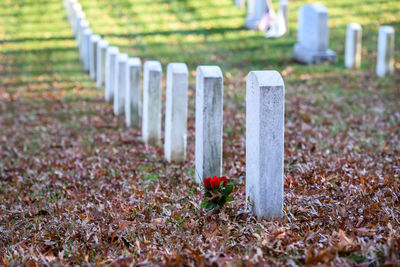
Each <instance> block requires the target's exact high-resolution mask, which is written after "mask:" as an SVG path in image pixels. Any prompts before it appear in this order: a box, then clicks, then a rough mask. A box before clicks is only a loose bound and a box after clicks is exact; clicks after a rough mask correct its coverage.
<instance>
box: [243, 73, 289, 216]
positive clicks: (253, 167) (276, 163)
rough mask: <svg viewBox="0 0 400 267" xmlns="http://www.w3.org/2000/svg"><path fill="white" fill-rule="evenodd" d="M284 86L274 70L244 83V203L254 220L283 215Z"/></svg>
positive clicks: (249, 76) (251, 77) (255, 74)
mask: <svg viewBox="0 0 400 267" xmlns="http://www.w3.org/2000/svg"><path fill="white" fill-rule="evenodd" d="M284 101H285V86H284V83H283V80H282V77H281V75H280V74H279V73H278V72H277V71H252V72H250V73H249V75H248V76H247V82H246V203H247V205H248V206H250V208H251V210H252V211H253V213H255V215H256V216H257V218H263V217H267V218H271V217H281V216H282V212H283V153H284V150H283V148H284V147H283V146H284V105H285V104H284Z"/></svg>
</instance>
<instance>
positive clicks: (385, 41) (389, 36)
mask: <svg viewBox="0 0 400 267" xmlns="http://www.w3.org/2000/svg"><path fill="white" fill-rule="evenodd" d="M393 58H394V29H393V27H391V26H388V25H385V26H381V27H380V28H379V33H378V57H377V64H376V75H378V76H379V77H384V76H385V75H386V74H393V73H394V59H393Z"/></svg>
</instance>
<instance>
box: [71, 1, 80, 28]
mask: <svg viewBox="0 0 400 267" xmlns="http://www.w3.org/2000/svg"><path fill="white" fill-rule="evenodd" d="M81 12H82V6H81V4H79V3H75V4H74V5H73V6H72V14H71V18H70V22H71V25H70V26H71V28H72V31H73V33H74V34H75V28H76V25H75V23H76V16H77V15H78V14H79V13H81Z"/></svg>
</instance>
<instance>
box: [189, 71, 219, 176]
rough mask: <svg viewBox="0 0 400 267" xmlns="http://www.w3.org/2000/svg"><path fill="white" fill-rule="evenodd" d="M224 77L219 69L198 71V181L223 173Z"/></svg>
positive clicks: (196, 161)
mask: <svg viewBox="0 0 400 267" xmlns="http://www.w3.org/2000/svg"><path fill="white" fill-rule="evenodd" d="M222 84H223V76H222V72H221V69H220V68H219V67H218V66H198V67H197V70H196V146H195V150H196V151H195V153H196V160H195V163H196V174H195V175H196V181H197V182H198V183H202V182H203V179H204V178H207V177H211V176H215V175H216V176H221V174H222V118H223V86H222Z"/></svg>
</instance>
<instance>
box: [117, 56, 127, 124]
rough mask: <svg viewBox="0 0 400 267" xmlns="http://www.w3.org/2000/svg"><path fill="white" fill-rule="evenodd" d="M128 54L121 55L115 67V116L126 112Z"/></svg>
mask: <svg viewBox="0 0 400 267" xmlns="http://www.w3.org/2000/svg"><path fill="white" fill-rule="evenodd" d="M127 68H128V54H124V53H120V54H118V58H117V66H116V67H115V77H116V80H115V87H114V115H116V116H117V115H120V114H122V113H123V112H124V104H125V91H126V85H127V80H128V70H127Z"/></svg>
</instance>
